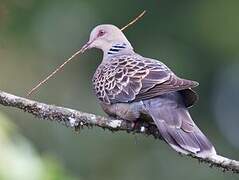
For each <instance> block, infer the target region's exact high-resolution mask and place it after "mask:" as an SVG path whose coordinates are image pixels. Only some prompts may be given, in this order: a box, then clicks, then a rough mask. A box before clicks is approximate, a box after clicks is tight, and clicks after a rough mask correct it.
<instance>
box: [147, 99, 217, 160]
mask: <svg viewBox="0 0 239 180" xmlns="http://www.w3.org/2000/svg"><path fill="white" fill-rule="evenodd" d="M144 104H145V108H146V110H147V112H148V113H149V115H150V116H151V117H152V119H153V120H154V122H155V124H156V126H157V127H158V129H159V132H160V134H161V136H162V137H163V138H164V140H165V141H166V142H167V143H168V144H169V145H170V146H171V147H172V148H173V149H174V150H176V151H177V152H180V153H182V154H189V153H190V154H194V155H196V156H198V157H202V158H204V157H209V156H211V155H215V154H216V151H215V149H214V147H213V145H212V144H211V142H210V141H209V140H208V139H207V137H206V136H205V135H204V134H203V133H202V132H201V130H200V129H199V128H198V127H197V126H196V125H195V124H194V123H193V121H192V119H191V117H190V115H189V113H188V110H187V109H186V108H183V109H180V110H179V109H177V108H175V106H173V107H171V106H170V104H165V105H160V106H159V107H155V103H150V102H149V103H147V102H146V103H145V102H144ZM152 106H153V107H152ZM165 106H166V107H165ZM165 111H166V113H165ZM169 113H171V114H169ZM185 114H186V115H185ZM173 118H174V119H173ZM175 118H190V119H184V120H185V121H187V122H192V123H193V126H194V127H193V130H192V131H185V130H183V129H182V128H181V127H179V126H177V124H178V123H177V122H180V121H181V120H182V119H181V120H180V119H175ZM173 123H176V125H174V124H173Z"/></svg>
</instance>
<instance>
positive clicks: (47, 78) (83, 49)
mask: <svg viewBox="0 0 239 180" xmlns="http://www.w3.org/2000/svg"><path fill="white" fill-rule="evenodd" d="M145 13H146V11H145V10H144V11H143V12H142V13H140V14H139V15H138V16H137V17H136V18H134V19H133V20H132V21H130V22H129V23H128V24H127V25H125V26H124V27H123V28H121V31H123V30H125V29H126V28H128V27H129V26H131V25H132V24H134V23H135V22H136V21H138V20H139V19H140V18H141V17H143V15H144V14H145ZM89 44H90V43H87V44H85V45H84V46H83V47H82V48H81V49H80V50H79V51H77V52H76V53H74V54H73V55H72V56H71V57H70V58H69V59H67V60H66V61H65V62H64V63H63V64H61V65H60V66H59V67H58V68H57V69H56V70H55V71H53V72H52V73H51V74H49V75H48V76H47V77H46V78H45V79H43V80H42V81H40V82H39V83H38V84H37V85H36V86H34V87H33V88H32V89H31V90H30V91H28V92H27V97H28V96H31V95H32V94H33V93H34V92H36V91H37V89H38V88H39V87H40V86H41V85H43V84H45V83H46V82H47V81H48V80H49V79H50V78H51V77H52V76H54V75H55V74H56V73H57V72H58V71H60V70H61V69H62V68H63V67H64V66H65V65H66V64H67V63H69V62H70V61H71V60H72V59H73V58H74V57H76V56H77V55H78V54H81V53H83V52H84V51H85V50H86V49H87V47H88V46H89Z"/></svg>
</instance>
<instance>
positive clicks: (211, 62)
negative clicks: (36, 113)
mask: <svg viewBox="0 0 239 180" xmlns="http://www.w3.org/2000/svg"><path fill="white" fill-rule="evenodd" d="M238 8H239V1H236V0H229V1H225V0H218V1H213V0H202V1H177V0H170V1H168V0H167V1H166V0H160V1H142V0H141V1H140V0H137V1H136V0H134V1H128V0H121V1H111V0H101V1H99V0H91V1H89V0H51V1H48V0H21V1H20V0H0V89H1V90H4V91H7V92H10V93H13V94H16V95H20V96H25V95H26V91H27V90H29V89H30V88H31V87H32V86H33V85H35V84H36V82H38V81H39V80H40V79H42V78H43V77H45V76H46V75H47V74H48V73H49V72H51V71H52V70H53V69H54V68H55V67H56V66H57V65H59V64H61V63H62V62H63V61H64V60H65V59H66V58H67V57H69V56H70V55H71V54H72V53H73V52H75V51H76V50H77V49H79V48H80V47H81V46H82V45H83V44H84V43H85V42H86V41H87V40H88V36H89V33H90V31H91V29H92V28H93V27H94V26H96V25H98V24H102V23H112V24H115V25H117V26H119V27H122V26H124V25H125V24H127V23H128V22H129V20H130V19H132V18H133V17H135V16H136V15H138V14H139V13H140V12H141V11H142V10H143V9H146V10H147V11H148V13H147V14H146V16H145V17H144V18H143V19H142V20H141V21H140V22H138V23H137V24H135V25H133V26H132V27H130V28H129V29H127V30H126V31H125V34H126V36H127V37H128V39H129V40H130V42H131V43H132V45H133V46H134V48H135V51H136V52H138V53H140V54H141V55H144V56H147V57H152V58H157V59H160V60H161V61H163V62H164V63H165V64H167V65H168V66H169V67H170V68H171V69H172V70H174V71H175V72H176V74H178V75H179V76H181V77H184V78H188V79H193V80H196V81H198V82H199V83H200V86H199V87H197V88H196V90H197V91H198V93H199V94H200V100H199V101H198V103H197V104H196V105H195V106H194V107H193V108H192V109H191V114H192V116H193V118H194V120H195V121H196V123H197V124H198V126H199V127H200V128H201V129H202V130H203V131H204V132H205V134H207V136H208V137H209V139H210V140H211V141H212V142H213V144H214V145H215V147H216V149H217V151H218V152H219V154H222V155H225V156H228V157H230V158H233V159H239V120H238V116H239V111H238V107H239V93H238V92H239V78H238V76H239V38H238V37H239V11H238ZM101 58H102V53H101V52H100V51H99V50H90V51H88V52H87V53H85V54H84V55H82V56H81V57H77V58H76V59H75V60H74V61H73V62H71V63H70V64H69V65H67V66H66V67H65V69H64V71H62V72H61V73H59V74H57V75H56V76H55V78H54V79H52V80H50V81H49V82H48V84H47V85H45V86H43V87H42V88H41V89H40V91H39V92H38V94H37V95H35V96H34V97H33V99H35V100H39V101H42V102H46V103H50V104H57V105H61V106H66V107H70V108H75V109H79V110H82V111H86V112H91V113H95V114H99V115H104V113H103V111H102V110H101V108H100V107H99V105H98V104H97V103H96V102H97V101H96V98H95V96H94V94H93V92H92V90H91V77H92V75H93V73H94V71H95V69H96V67H97V65H98V64H99V63H100V60H101ZM175 178H177V179H178V180H181V179H182V180H183V179H194V180H201V179H210V180H222V179H228V180H231V179H238V176H237V175H235V174H232V173H223V172H221V171H219V170H218V169H215V168H213V169H211V168H209V167H208V166H207V165H204V164H199V163H198V162H197V161H196V160H193V159H190V158H186V157H181V156H179V155H178V154H177V153H175V152H174V151H173V150H172V149H170V148H169V147H168V146H167V145H166V144H165V143H164V142H162V141H158V140H154V139H153V138H151V137H144V136H140V135H137V136H134V135H129V134H126V133H123V132H119V133H111V132H108V131H103V130H101V129H98V128H93V129H84V130H83V131H82V132H81V133H80V134H78V133H74V132H73V131H71V130H70V129H69V128H65V127H62V126H61V125H59V124H56V123H52V122H48V121H41V120H37V119H36V118H34V117H33V116H31V115H29V114H27V113H23V112H20V111H19V110H16V109H10V108H5V107H3V106H0V179H3V180H15V179H24V180H40V179H46V180H61V179H62V180H63V179H67V180H72V179H80V180H95V179H98V180H112V179H115V180H124V179H125V180H131V179H137V180H144V179H175Z"/></svg>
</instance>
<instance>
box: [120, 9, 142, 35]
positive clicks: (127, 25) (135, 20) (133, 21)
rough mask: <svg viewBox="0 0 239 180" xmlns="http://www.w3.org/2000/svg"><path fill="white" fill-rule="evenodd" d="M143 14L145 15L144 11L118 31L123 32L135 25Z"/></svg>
mask: <svg viewBox="0 0 239 180" xmlns="http://www.w3.org/2000/svg"><path fill="white" fill-rule="evenodd" d="M145 13H146V10H144V11H143V12H142V13H140V14H139V15H138V16H137V17H136V18H134V19H133V20H132V21H130V22H129V23H128V24H126V25H125V26H124V27H122V28H121V29H120V30H121V31H123V30H125V29H126V28H128V27H129V26H131V25H133V24H134V23H136V22H137V21H138V20H139V19H140V18H141V17H143V16H144V14H145Z"/></svg>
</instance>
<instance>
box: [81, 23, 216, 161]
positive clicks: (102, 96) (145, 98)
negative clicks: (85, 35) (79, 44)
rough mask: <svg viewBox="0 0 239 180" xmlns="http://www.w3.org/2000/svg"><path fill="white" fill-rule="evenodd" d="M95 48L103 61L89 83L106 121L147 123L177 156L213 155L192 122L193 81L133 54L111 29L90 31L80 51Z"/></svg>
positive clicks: (121, 36)
mask: <svg viewBox="0 0 239 180" xmlns="http://www.w3.org/2000/svg"><path fill="white" fill-rule="evenodd" d="M91 48H98V49H100V50H102V51H103V60H102V61H101V63H100V65H99V66H98V68H97V70H96V72H95V73H94V76H93V79H92V83H93V90H94V92H95V95H96V96H97V98H98V100H99V103H100V105H101V107H102V109H103V110H104V111H105V112H106V113H107V114H108V115H109V116H111V117H115V118H120V119H124V120H128V121H133V122H135V123H137V121H139V120H142V119H143V120H145V121H150V122H153V123H154V124H155V125H156V126H157V128H158V130H159V133H160V135H161V136H162V138H163V140H164V141H165V142H166V143H168V144H169V145H170V146H171V147H172V148H173V149H174V150H176V151H177V152H179V153H182V154H193V155H195V156H198V157H203V158H205V157H210V156H213V155H216V150H215V148H214V146H213V145H212V143H211V142H210V141H209V140H208V138H207V137H206V136H205V135H204V134H203V133H202V131H201V130H200V129H199V128H198V127H197V125H196V124H195V123H194V121H193V120H192V118H191V116H190V114H189V110H188V109H189V108H190V107H191V106H192V105H193V104H194V103H195V102H196V101H197V94H196V92H195V91H193V90H192V88H194V87H196V86H198V83H197V82H196V81H192V80H187V79H183V78H180V77H178V76H177V75H176V74H174V72H173V71H171V70H170V69H169V68H168V67H167V66H166V65H165V64H164V63H162V62H160V61H159V60H155V59H151V58H147V57H143V56H141V55H139V54H138V53H136V52H135V51H134V48H133V47H132V45H131V43H130V42H129V41H128V40H127V38H126V37H125V35H124V34H123V32H122V31H121V30H120V29H119V28H118V27H116V26H114V25H111V24H103V25H98V26H96V27H95V28H94V29H93V30H92V31H91V34H90V38H89V41H88V43H86V45H85V46H84V48H83V49H84V51H85V50H87V49H91Z"/></svg>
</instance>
